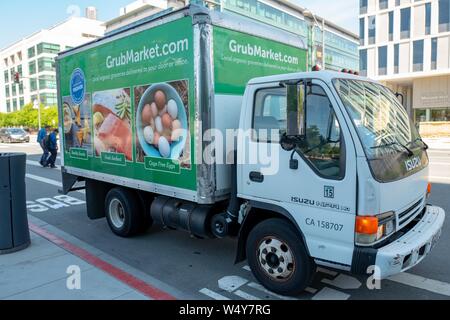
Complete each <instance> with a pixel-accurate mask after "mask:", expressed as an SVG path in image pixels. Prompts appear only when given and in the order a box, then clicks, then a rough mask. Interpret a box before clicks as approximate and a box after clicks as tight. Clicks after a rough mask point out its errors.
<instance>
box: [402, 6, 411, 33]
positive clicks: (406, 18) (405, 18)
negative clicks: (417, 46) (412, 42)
mask: <svg viewBox="0 0 450 320" xmlns="http://www.w3.org/2000/svg"><path fill="white" fill-rule="evenodd" d="M400 16H401V20H400V21H401V22H400V39H408V38H409V37H410V34H411V8H404V9H402V10H401V11H400Z"/></svg>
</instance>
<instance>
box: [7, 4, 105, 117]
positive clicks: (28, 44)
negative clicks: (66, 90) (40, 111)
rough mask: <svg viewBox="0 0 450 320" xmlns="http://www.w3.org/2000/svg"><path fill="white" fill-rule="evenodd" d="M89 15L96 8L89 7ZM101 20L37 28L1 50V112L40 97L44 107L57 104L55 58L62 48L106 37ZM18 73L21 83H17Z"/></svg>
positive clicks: (77, 19)
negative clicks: (16, 75) (42, 28)
mask: <svg viewBox="0 0 450 320" xmlns="http://www.w3.org/2000/svg"><path fill="white" fill-rule="evenodd" d="M89 13H90V16H91V17H95V15H96V14H95V10H93V9H92V8H90V10H89ZM104 29H105V28H104V26H103V23H102V22H101V21H97V20H94V19H88V18H84V17H71V18H69V19H68V20H66V21H64V22H62V23H60V24H57V25H55V26H53V27H51V28H49V29H45V30H41V31H38V32H36V33H34V34H32V35H30V36H28V37H26V38H24V39H21V40H19V41H17V42H16V43H14V44H12V45H10V46H8V47H7V48H4V49H2V50H1V51H0V112H14V111H17V110H20V109H21V108H23V106H24V105H25V104H28V103H30V102H33V101H34V100H36V99H37V97H38V93H39V97H40V99H39V100H40V102H41V103H42V104H43V105H45V106H54V105H56V104H57V96H56V70H55V57H56V56H57V54H58V53H59V52H60V51H64V50H67V49H70V48H72V47H76V46H79V45H81V44H83V43H86V42H89V41H92V40H94V39H96V38H98V37H101V36H103V34H104ZM16 73H19V76H20V82H19V83H15V82H14V80H15V79H14V77H15V74H16Z"/></svg>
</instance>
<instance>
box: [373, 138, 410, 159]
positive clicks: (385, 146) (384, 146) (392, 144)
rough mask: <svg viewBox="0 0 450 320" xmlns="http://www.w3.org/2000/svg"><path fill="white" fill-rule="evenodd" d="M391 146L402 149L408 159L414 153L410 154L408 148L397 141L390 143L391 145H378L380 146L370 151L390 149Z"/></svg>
mask: <svg viewBox="0 0 450 320" xmlns="http://www.w3.org/2000/svg"><path fill="white" fill-rule="evenodd" d="M392 146H400V147H402V148H403V149H405V151H406V152H408V157H411V156H413V155H414V152H412V151H411V149H410V148H408V147H407V146H405V145H404V144H401V143H400V142H398V141H394V142H391V143H387V144H383V145H380V146H375V147H371V148H370V149H382V148H389V147H392Z"/></svg>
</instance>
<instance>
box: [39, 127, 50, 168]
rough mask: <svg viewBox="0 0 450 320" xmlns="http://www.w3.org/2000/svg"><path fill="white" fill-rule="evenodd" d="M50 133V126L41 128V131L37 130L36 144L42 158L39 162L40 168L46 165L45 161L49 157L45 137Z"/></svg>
mask: <svg viewBox="0 0 450 320" xmlns="http://www.w3.org/2000/svg"><path fill="white" fill-rule="evenodd" d="M49 131H50V126H46V127H45V128H41V130H39V132H38V136H37V142H38V143H39V145H40V146H41V148H42V157H41V160H39V163H40V164H41V166H43V167H45V165H46V161H47V159H48V157H49V152H48V149H47V146H46V143H45V141H46V137H47V135H48V134H49Z"/></svg>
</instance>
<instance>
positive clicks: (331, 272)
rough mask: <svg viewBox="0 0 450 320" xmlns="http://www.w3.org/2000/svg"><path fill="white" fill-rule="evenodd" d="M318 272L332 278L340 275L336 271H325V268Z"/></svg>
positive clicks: (319, 269)
mask: <svg viewBox="0 0 450 320" xmlns="http://www.w3.org/2000/svg"><path fill="white" fill-rule="evenodd" d="M317 272H320V273H324V274H328V275H330V276H332V277H335V276H337V275H338V273H337V272H336V271H332V270H328V269H324V268H321V267H319V268H317Z"/></svg>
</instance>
